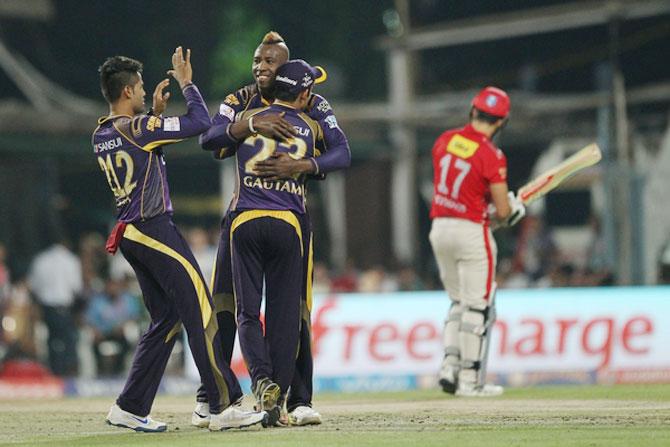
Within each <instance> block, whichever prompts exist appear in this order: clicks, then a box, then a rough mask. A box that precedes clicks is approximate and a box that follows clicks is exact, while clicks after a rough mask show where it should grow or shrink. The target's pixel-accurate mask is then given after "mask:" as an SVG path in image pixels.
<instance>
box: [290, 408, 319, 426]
mask: <svg viewBox="0 0 670 447" xmlns="http://www.w3.org/2000/svg"><path fill="white" fill-rule="evenodd" d="M288 421H289V424H290V425H298V426H301V425H319V424H320V423H321V415H320V414H319V412H318V411H316V410H314V409H313V408H312V407H308V406H306V405H301V406H299V407H297V408H295V409H294V410H293V411H291V412H290V413H289V414H288Z"/></svg>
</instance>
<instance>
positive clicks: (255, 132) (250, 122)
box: [249, 116, 258, 135]
mask: <svg viewBox="0 0 670 447" xmlns="http://www.w3.org/2000/svg"><path fill="white" fill-rule="evenodd" d="M249 131H250V132H251V133H252V134H254V135H256V134H257V133H258V132H257V131H256V129H254V117H253V116H252V117H251V118H249Z"/></svg>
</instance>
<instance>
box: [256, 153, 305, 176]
mask: <svg viewBox="0 0 670 447" xmlns="http://www.w3.org/2000/svg"><path fill="white" fill-rule="evenodd" d="M254 170H255V171H256V173H257V175H258V176H259V177H263V178H266V179H268V180H280V179H286V178H290V177H292V176H294V175H299V174H315V173H316V166H315V165H314V163H313V162H312V161H311V160H310V159H308V158H303V159H300V160H294V159H293V158H291V157H290V156H289V154H287V153H285V152H278V153H275V154H272V155H271V156H270V158H267V159H265V160H263V161H259V162H256V165H255V167H254Z"/></svg>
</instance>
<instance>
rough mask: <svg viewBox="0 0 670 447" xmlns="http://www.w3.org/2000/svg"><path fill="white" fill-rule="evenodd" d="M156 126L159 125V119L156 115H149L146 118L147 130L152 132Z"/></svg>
mask: <svg viewBox="0 0 670 447" xmlns="http://www.w3.org/2000/svg"><path fill="white" fill-rule="evenodd" d="M157 127H158V128H160V127H161V119H160V118H159V117H157V116H150V117H149V119H148V120H147V130H148V131H149V132H153V131H154V130H156V128H157Z"/></svg>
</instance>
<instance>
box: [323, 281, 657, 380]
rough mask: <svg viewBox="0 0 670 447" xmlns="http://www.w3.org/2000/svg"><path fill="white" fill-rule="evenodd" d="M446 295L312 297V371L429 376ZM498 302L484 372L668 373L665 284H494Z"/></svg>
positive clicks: (438, 354)
mask: <svg viewBox="0 0 670 447" xmlns="http://www.w3.org/2000/svg"><path fill="white" fill-rule="evenodd" d="M449 303H450V302H449V300H448V298H447V295H446V294H445V293H444V292H413V293H410V292H407V293H396V294H385V295H364V294H352V295H329V296H320V297H318V298H317V299H316V300H315V306H314V309H313V312H312V332H313V351H314V355H315V375H316V376H317V377H319V378H329V377H330V378H334V377H355V376H377V377H380V376H397V375H419V376H422V375H423V376H432V377H434V376H435V375H436V374H437V371H438V370H439V366H440V363H441V361H442V356H443V350H442V328H443V324H444V319H445V317H446V315H447V311H448V307H449ZM496 303H497V305H496V307H497V313H498V317H497V321H496V323H495V326H494V329H493V334H492V340H491V345H490V351H489V352H490V354H489V365H488V371H489V373H490V374H494V375H500V376H502V378H503V381H505V382H510V381H512V382H514V379H513V378H514V377H517V378H519V377H520V378H521V379H520V380H517V381H516V382H517V383H518V384H522V383H523V382H524V380H525V379H524V377H525V378H526V379H527V378H528V377H530V375H533V374H535V375H536V376H537V375H538V374H543V373H545V374H546V373H574V374H579V373H584V374H587V376H584V377H586V378H585V379H582V381H585V382H588V381H610V382H611V381H670V324H668V323H667V321H666V320H667V316H668V315H670V288H668V287H629V288H583V289H580V288H564V289H526V290H501V291H499V292H498V294H497V296H496ZM524 374H525V376H524ZM626 374H628V376H627V377H628V378H627V379H626V378H625V377H624V376H625V375H626ZM548 377H549V376H548ZM553 377H560V374H559V375H558V376H553ZM548 381H550V380H548Z"/></svg>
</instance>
